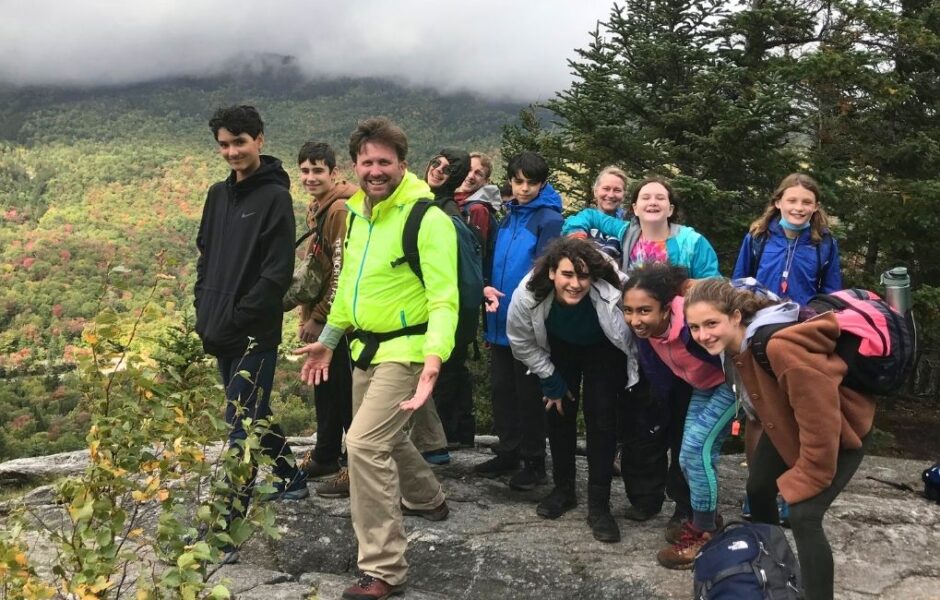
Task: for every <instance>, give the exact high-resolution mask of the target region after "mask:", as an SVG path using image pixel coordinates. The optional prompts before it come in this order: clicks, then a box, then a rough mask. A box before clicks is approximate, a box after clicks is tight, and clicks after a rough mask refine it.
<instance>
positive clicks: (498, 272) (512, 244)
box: [486, 183, 563, 346]
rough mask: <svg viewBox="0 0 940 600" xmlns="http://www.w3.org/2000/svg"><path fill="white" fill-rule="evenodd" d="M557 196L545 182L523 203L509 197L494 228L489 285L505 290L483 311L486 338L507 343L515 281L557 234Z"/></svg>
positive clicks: (559, 223) (507, 344) (559, 219)
mask: <svg viewBox="0 0 940 600" xmlns="http://www.w3.org/2000/svg"><path fill="white" fill-rule="evenodd" d="M562 222H563V218H562V216H561V196H559V195H558V192H556V191H555V188H553V187H552V186H551V184H548V183H546V184H545V185H544V186H543V187H542V190H541V191H540V192H539V195H538V196H536V197H535V198H533V199H532V201H531V202H528V203H526V204H519V202H518V201H516V200H513V201H512V202H510V203H509V213H508V214H507V215H506V216H505V217H503V220H502V221H501V222H500V224H499V229H498V230H497V231H496V244H495V247H494V249H493V262H492V274H491V276H490V285H492V286H493V287H495V288H496V289H497V290H499V291H500V292H502V293H503V294H505V297H503V298H500V300H499V307H498V309H497V311H496V312H495V313H491V312H488V313H486V324H487V327H486V341H488V342H489V343H491V344H497V345H500V346H509V338H508V337H507V336H506V317H507V315H508V312H509V303H510V302H511V301H512V295H513V293H514V292H515V290H516V288H517V287H518V286H519V282H520V281H522V278H523V277H525V275H526V273H528V272H529V269H531V268H532V264H533V263H534V262H535V259H536V258H538V257H539V256H541V255H542V253H543V252H544V251H545V247H546V246H548V243H549V242H551V241H552V240H553V239H555V238H556V237H558V236H559V235H560V234H561V225H562Z"/></svg>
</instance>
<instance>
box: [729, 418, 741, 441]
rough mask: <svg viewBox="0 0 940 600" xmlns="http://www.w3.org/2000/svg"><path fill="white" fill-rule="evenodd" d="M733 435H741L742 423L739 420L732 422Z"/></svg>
mask: <svg viewBox="0 0 940 600" xmlns="http://www.w3.org/2000/svg"><path fill="white" fill-rule="evenodd" d="M731 435H733V436H734V437H738V436H739V435H741V421H740V420H739V419H735V420H734V421H731Z"/></svg>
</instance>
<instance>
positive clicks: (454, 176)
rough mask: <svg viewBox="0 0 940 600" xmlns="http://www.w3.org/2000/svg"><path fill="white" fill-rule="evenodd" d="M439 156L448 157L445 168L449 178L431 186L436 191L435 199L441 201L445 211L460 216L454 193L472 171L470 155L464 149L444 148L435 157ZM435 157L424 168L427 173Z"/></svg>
mask: <svg viewBox="0 0 940 600" xmlns="http://www.w3.org/2000/svg"><path fill="white" fill-rule="evenodd" d="M439 156H443V157H444V158H446V159H447V163H448V165H447V167H446V169H445V171H446V172H447V179H445V180H444V183H442V184H441V185H439V186H437V187H431V191H432V192H434V199H435V200H437V201H439V202H440V204H439V206H441V208H442V209H443V210H444V212H446V213H447V214H449V215H451V216H458V215H459V214H460V211H459V210H458V207H457V203H456V201H455V200H454V193H455V192H456V191H457V188H459V187H460V186H461V185H463V180H464V179H466V178H467V175H468V174H469V173H470V155H469V154H467V153H466V152H464V151H463V150H457V149H454V148H444V149H443V150H441V151H440V152H438V153H437V154H435V155H434V158H437V157H439ZM434 158H432V159H431V160H430V161H428V166H427V167H426V168H425V169H424V172H425V175H426V174H427V172H428V170H429V169H430V168H431V163H432V162H433V161H434ZM450 201H453V204H451V202H450Z"/></svg>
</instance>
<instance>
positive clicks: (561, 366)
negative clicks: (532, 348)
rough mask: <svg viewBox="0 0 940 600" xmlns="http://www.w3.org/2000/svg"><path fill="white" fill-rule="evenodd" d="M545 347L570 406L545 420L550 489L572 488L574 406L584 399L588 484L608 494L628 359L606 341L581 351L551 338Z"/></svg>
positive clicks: (574, 446)
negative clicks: (548, 450)
mask: <svg viewBox="0 0 940 600" xmlns="http://www.w3.org/2000/svg"><path fill="white" fill-rule="evenodd" d="M549 345H550V346H551V348H552V363H553V364H554V365H555V369H557V371H558V373H559V374H560V375H561V376H562V377H563V378H564V380H565V383H566V384H567V386H568V391H570V392H571V395H572V399H571V400H569V399H567V398H566V399H563V400H562V406H563V407H564V411H565V414H564V415H561V414H559V413H558V412H557V411H556V410H554V409H552V410H551V411H549V412H548V413H547V417H546V421H547V425H548V443H549V446H550V447H551V450H552V476H553V479H554V481H555V485H556V486H560V487H574V482H575V449H576V446H577V436H578V404H579V401H580V400H581V398H582V397H583V399H584V425H585V429H586V433H587V454H588V456H587V459H588V484H589V485H591V486H603V487H607V488H609V487H610V480H611V477H612V475H613V461H614V453H615V452H616V449H617V435H616V425H617V414H616V408H617V401H618V392H619V391H620V390H621V389H622V388H623V386H624V383H626V364H627V363H626V361H627V359H626V357H625V356H624V355H623V352H621V351H620V350H619V349H618V348H617V347H616V346H614V345H613V344H611V343H610V342H609V341H608V340H607V339H606V338H605V339H604V340H603V341H601V342H599V343H597V344H593V345H590V346H582V345H579V344H571V343H569V342H565V341H563V340H561V339H558V338H555V337H553V336H551V335H550V336H549ZM582 386H583V388H582ZM582 389H583V396H582Z"/></svg>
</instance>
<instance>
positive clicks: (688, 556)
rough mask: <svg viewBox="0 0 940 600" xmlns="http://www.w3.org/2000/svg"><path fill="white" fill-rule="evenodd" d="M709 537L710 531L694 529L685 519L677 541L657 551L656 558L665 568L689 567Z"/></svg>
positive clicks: (710, 537) (710, 535)
mask: <svg viewBox="0 0 940 600" xmlns="http://www.w3.org/2000/svg"><path fill="white" fill-rule="evenodd" d="M710 539H712V532H709V531H702V530H700V529H696V527H695V526H694V525H692V523H690V522H688V521H686V522H685V523H684V524H683V525H682V533H681V534H680V535H679V541H677V542H676V543H675V544H673V545H671V546H669V547H668V548H663V549H662V550H660V551H659V552H657V553H656V560H658V561H659V564H661V565H662V566H664V567H666V568H667V569H691V568H692V563H694V562H695V555H696V554H698V551H699V550H701V549H702V546H704V545H705V543H706V542H708V540H710Z"/></svg>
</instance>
